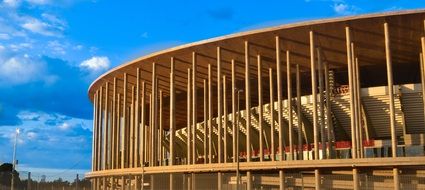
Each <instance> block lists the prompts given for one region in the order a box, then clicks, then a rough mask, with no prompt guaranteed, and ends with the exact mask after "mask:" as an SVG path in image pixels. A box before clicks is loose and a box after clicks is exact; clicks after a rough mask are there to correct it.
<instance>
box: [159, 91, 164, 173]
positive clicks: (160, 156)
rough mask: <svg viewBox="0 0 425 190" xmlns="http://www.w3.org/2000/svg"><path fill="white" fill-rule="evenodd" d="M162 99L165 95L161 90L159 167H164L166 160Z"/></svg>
mask: <svg viewBox="0 0 425 190" xmlns="http://www.w3.org/2000/svg"><path fill="white" fill-rule="evenodd" d="M162 99H163V93H162V90H159V131H158V150H159V153H158V157H159V166H162V162H163V160H164V152H163V150H164V149H163V146H162V142H163V141H164V126H163V123H162V120H163V117H162V111H163V108H162Z"/></svg>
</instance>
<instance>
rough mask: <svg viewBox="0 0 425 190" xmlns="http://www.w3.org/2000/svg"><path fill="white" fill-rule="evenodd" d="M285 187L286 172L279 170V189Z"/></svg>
mask: <svg viewBox="0 0 425 190" xmlns="http://www.w3.org/2000/svg"><path fill="white" fill-rule="evenodd" d="M284 189H285V172H283V170H279V190H284Z"/></svg>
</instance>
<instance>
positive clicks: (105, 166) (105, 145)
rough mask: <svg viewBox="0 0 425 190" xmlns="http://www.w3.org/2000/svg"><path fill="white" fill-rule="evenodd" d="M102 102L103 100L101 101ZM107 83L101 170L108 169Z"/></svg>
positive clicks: (107, 85) (107, 83)
mask: <svg viewBox="0 0 425 190" xmlns="http://www.w3.org/2000/svg"><path fill="white" fill-rule="evenodd" d="M102 101H103V100H102ZM108 115H109V82H106V91H105V112H104V115H103V119H104V121H103V169H104V170H105V169H109V165H108V152H109V151H108V139H109V135H108V130H109V117H108Z"/></svg>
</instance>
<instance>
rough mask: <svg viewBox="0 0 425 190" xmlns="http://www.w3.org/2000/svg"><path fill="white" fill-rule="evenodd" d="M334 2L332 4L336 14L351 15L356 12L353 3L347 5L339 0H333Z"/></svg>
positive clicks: (356, 9)
mask: <svg viewBox="0 0 425 190" xmlns="http://www.w3.org/2000/svg"><path fill="white" fill-rule="evenodd" d="M333 2H334V4H333V6H332V8H333V10H334V11H335V13H336V14H339V15H352V14H356V13H357V11H358V8H357V7H356V6H353V5H349V4H347V3H345V2H344V1H341V0H334V1H333Z"/></svg>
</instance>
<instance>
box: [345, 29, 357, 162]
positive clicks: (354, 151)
mask: <svg viewBox="0 0 425 190" xmlns="http://www.w3.org/2000/svg"><path fill="white" fill-rule="evenodd" d="M345 36H346V46H347V64H348V86H349V92H350V115H352V116H354V86H353V71H352V70H353V69H352V68H353V66H352V65H353V63H352V51H351V32H350V28H349V27H348V26H346V27H345ZM355 124H356V123H355V118H354V117H351V155H352V158H357V155H356V154H357V143H356V135H355Z"/></svg>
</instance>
